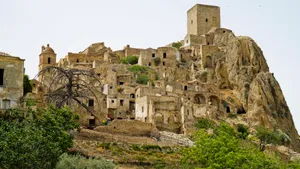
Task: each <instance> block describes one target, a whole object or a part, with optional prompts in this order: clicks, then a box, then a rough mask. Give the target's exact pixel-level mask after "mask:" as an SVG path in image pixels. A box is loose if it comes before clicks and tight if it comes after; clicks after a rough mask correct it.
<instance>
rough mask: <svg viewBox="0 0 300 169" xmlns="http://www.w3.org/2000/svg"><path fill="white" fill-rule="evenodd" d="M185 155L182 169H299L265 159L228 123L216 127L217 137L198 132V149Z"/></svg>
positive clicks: (203, 130)
mask: <svg viewBox="0 0 300 169" xmlns="http://www.w3.org/2000/svg"><path fill="white" fill-rule="evenodd" d="M243 131H244V130H243ZM243 133H245V132H243ZM182 154H183V156H184V157H183V158H182V160H181V162H182V165H183V168H208V169H223V168H231V169H235V168H236V169H286V168H290V169H294V168H295V169H296V168H300V165H299V164H297V163H290V164H286V163H284V162H281V161H280V160H279V159H277V158H270V157H268V156H266V155H265V154H264V153H263V152H261V151H259V149H258V148H257V146H256V145H255V144H254V143H252V142H250V141H248V140H244V139H240V137H239V136H238V133H237V132H236V131H235V130H234V129H233V128H231V127H230V126H228V125H227V124H220V126H218V127H215V129H214V134H209V133H207V132H206V129H200V130H198V131H197V133H196V134H195V146H194V147H191V148H187V149H186V150H184V151H183V153H182Z"/></svg>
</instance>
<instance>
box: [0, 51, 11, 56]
mask: <svg viewBox="0 0 300 169" xmlns="http://www.w3.org/2000/svg"><path fill="white" fill-rule="evenodd" d="M0 56H11V55H10V54H8V53H5V52H1V51H0Z"/></svg>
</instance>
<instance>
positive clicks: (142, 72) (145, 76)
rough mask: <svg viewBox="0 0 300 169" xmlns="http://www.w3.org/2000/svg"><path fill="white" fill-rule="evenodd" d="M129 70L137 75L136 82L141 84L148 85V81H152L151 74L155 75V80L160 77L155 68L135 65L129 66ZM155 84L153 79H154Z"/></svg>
mask: <svg viewBox="0 0 300 169" xmlns="http://www.w3.org/2000/svg"><path fill="white" fill-rule="evenodd" d="M128 70H129V71H131V72H133V73H134V74H135V75H136V82H137V83H139V84H144V85H146V84H147V83H148V81H151V78H150V77H151V75H154V77H155V80H158V79H159V76H158V74H157V72H155V71H154V70H153V69H150V68H148V67H146V66H140V65H133V66H131V67H129V68H128ZM152 84H153V81H152Z"/></svg>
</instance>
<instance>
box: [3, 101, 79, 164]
mask: <svg viewBox="0 0 300 169" xmlns="http://www.w3.org/2000/svg"><path fill="white" fill-rule="evenodd" d="M77 120H78V115H74V114H73V113H72V112H71V110H70V109H69V108H66V107H64V108H62V109H58V108H56V107H54V106H50V107H49V108H46V109H41V110H37V111H33V110H30V109H27V110H18V109H12V110H7V111H6V112H5V113H3V114H1V116H0V138H1V139H0V168H3V169H5V168H9V169H20V168H22V169H29V168H43V169H48V168H49V169H50V168H55V166H56V163H57V162H58V160H59V156H60V155H61V154H63V153H64V152H66V151H67V149H68V148H70V147H71V146H72V139H73V138H72V135H70V134H69V131H70V130H72V129H74V128H77V127H79V124H78V123H77Z"/></svg>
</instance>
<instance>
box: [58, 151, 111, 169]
mask: <svg viewBox="0 0 300 169" xmlns="http://www.w3.org/2000/svg"><path fill="white" fill-rule="evenodd" d="M115 167H116V166H115V165H114V164H113V163H112V162H111V161H107V160H105V159H96V158H94V159H92V158H89V159H86V158H84V157H82V156H80V155H68V154H63V155H61V157H60V161H59V162H58V164H57V166H56V169H114V168H115Z"/></svg>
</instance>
